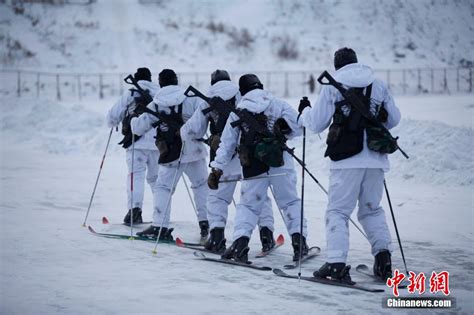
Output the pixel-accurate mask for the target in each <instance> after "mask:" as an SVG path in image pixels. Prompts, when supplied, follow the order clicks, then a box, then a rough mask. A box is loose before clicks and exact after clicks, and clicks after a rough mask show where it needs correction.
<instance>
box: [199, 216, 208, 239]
mask: <svg viewBox="0 0 474 315" xmlns="http://www.w3.org/2000/svg"><path fill="white" fill-rule="evenodd" d="M199 228H200V229H201V238H205V237H207V236H208V235H209V221H207V220H205V221H199Z"/></svg>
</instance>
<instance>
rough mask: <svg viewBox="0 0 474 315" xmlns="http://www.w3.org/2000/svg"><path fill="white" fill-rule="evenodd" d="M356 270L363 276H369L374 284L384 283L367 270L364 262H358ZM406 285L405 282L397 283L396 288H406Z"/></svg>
mask: <svg viewBox="0 0 474 315" xmlns="http://www.w3.org/2000/svg"><path fill="white" fill-rule="evenodd" d="M356 271H357V272H358V273H360V274H363V275H364V276H367V277H369V278H371V279H372V280H373V281H374V283H376V284H385V285H386V283H385V282H384V281H382V280H380V279H379V278H377V277H376V276H374V275H373V274H372V273H371V272H370V271H369V267H368V266H367V265H364V264H360V265H358V266H357V267H356ZM407 287H408V285H407V284H399V285H398V288H399V289H406V288H407Z"/></svg>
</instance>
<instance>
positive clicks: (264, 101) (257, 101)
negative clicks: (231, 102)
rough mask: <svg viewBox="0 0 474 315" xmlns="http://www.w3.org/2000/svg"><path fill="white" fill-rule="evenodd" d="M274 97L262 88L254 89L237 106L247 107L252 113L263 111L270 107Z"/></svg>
mask: <svg viewBox="0 0 474 315" xmlns="http://www.w3.org/2000/svg"><path fill="white" fill-rule="evenodd" d="M272 99H273V97H272V95H271V94H270V93H269V92H267V91H264V90H260V89H256V90H252V91H250V92H248V93H247V94H245V95H244V96H243V97H242V100H241V101H240V103H239V104H238V105H237V108H241V109H247V110H248V111H250V112H252V113H261V112H263V111H265V110H266V109H267V108H268V106H269V105H270V103H271V101H272Z"/></svg>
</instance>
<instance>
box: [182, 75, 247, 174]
mask: <svg viewBox="0 0 474 315" xmlns="http://www.w3.org/2000/svg"><path fill="white" fill-rule="evenodd" d="M207 95H208V96H209V97H214V96H220V97H221V98H222V99H223V100H225V101H227V100H230V99H231V98H233V97H234V96H235V98H236V100H235V103H236V104H237V103H238V102H239V101H240V98H241V96H240V93H239V87H238V86H237V85H236V84H235V83H234V82H232V81H219V82H216V83H215V84H214V85H211V87H210V88H209V92H208V94H207ZM208 107H209V104H207V103H206V102H204V101H202V102H201V104H200V106H199V109H198V110H196V112H195V113H194V114H193V116H192V117H191V119H189V120H188V121H187V122H186V123H185V124H184V125H183V127H182V128H181V138H182V139H184V140H189V139H199V138H203V137H204V136H205V135H206V132H207V127H208V123H209V117H208V116H209V115H212V112H211V113H208V114H207V115H204V114H203V112H202V111H203V110H205V109H207V108H208ZM223 172H224V177H226V176H234V175H240V174H241V173H242V171H241V167H240V161H239V157H238V155H237V154H235V155H234V157H233V158H232V159H231V161H230V162H229V164H228V165H226V167H225V168H224V169H223ZM224 179H225V178H224Z"/></svg>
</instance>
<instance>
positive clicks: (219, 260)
mask: <svg viewBox="0 0 474 315" xmlns="http://www.w3.org/2000/svg"><path fill="white" fill-rule="evenodd" d="M194 256H196V257H197V258H199V259H201V260H206V261H213V262H217V263H221V264H228V265H234V266H239V267H245V268H251V269H254V270H261V271H270V270H272V268H271V267H268V266H256V265H253V264H252V262H250V261H249V262H248V263H242V262H237V261H235V260H231V259H224V258H211V257H207V256H206V255H204V254H203V253H202V252H194Z"/></svg>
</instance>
